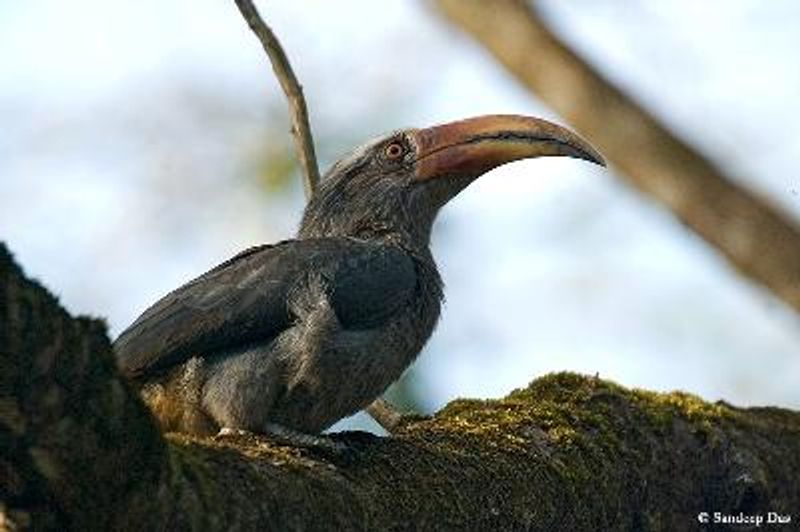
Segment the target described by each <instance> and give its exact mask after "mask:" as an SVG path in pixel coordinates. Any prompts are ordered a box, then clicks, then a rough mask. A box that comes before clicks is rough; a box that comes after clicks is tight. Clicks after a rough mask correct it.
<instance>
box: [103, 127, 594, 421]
mask: <svg viewBox="0 0 800 532" xmlns="http://www.w3.org/2000/svg"><path fill="white" fill-rule="evenodd" d="M541 156H568V157H575V158H578V159H585V160H588V161H591V162H594V163H598V164H603V160H602V158H601V156H600V155H599V154H598V153H597V152H596V151H595V150H594V149H593V148H592V147H591V146H590V145H589V144H588V143H587V142H585V141H584V140H582V139H581V138H579V137H578V136H577V135H575V134H574V133H572V132H570V131H568V130H566V129H564V128H563V127H560V126H558V125H556V124H553V123H550V122H547V121H545V120H541V119H537V118H530V117H525V116H516V115H489V116H480V117H475V118H470V119H466V120H461V121H457V122H451V123H448V124H443V125H438V126H434V127H430V128H427V129H406V130H401V131H396V132H393V133H391V134H388V135H385V136H383V137H381V138H378V139H376V140H373V141H371V142H368V143H366V144H365V145H363V146H361V147H359V148H356V149H355V150H354V151H352V152H351V153H350V154H348V155H347V156H345V157H343V158H342V159H341V160H339V161H338V162H336V163H335V164H334V165H333V166H332V167H331V169H330V170H329V171H328V172H327V173H326V174H325V176H324V178H323V180H322V181H321V182H320V184H319V187H318V189H317V190H316V191H315V193H314V194H313V197H312V198H311V200H310V202H309V203H308V205H307V207H306V209H305V213H304V216H303V219H302V222H301V224H300V229H299V232H298V234H297V237H296V238H294V239H291V240H286V241H283V242H278V243H277V244H268V245H262V246H256V247H253V248H250V249H248V250H246V251H243V252H241V253H239V254H238V255H236V256H234V257H233V258H231V259H230V260H227V261H225V262H223V263H222V264H220V265H219V266H217V267H215V268H213V269H212V270H210V271H208V272H207V273H205V274H203V275H201V276H200V277H198V278H196V279H194V280H192V281H190V282H188V283H186V284H185V285H183V286H181V287H180V288H178V289H176V290H174V291H173V292H171V293H170V294H168V295H166V296H165V297H164V298H162V299H161V300H160V301H158V302H156V303H155V304H154V305H153V306H152V307H150V308H149V309H147V310H146V311H145V312H144V313H143V314H142V315H141V316H140V317H139V318H138V319H137V320H136V321H135V322H134V323H133V324H132V325H131V326H130V327H128V329H127V330H125V331H124V332H123V333H122V334H121V335H120V336H119V337H118V338H117V340H116V341H115V343H114V349H115V352H116V357H117V363H118V366H119V368H120V370H121V371H122V373H123V374H124V375H125V376H126V377H128V378H130V379H131V380H132V381H133V382H134V383H136V384H137V385H138V386H139V387H140V389H141V392H142V395H143V397H144V399H145V402H146V403H147V404H148V406H149V407H150V408H151V410H152V411H153V412H154V414H155V416H156V418H157V419H158V421H159V423H160V424H161V425H162V427H163V428H164V429H165V430H173V431H181V432H188V433H194V434H214V433H216V432H218V431H220V429H233V430H240V431H248V432H256V433H268V434H270V433H271V434H274V435H284V436H290V435H294V436H300V435H302V434H306V435H311V434H317V433H319V432H320V431H322V430H324V429H326V428H327V427H329V426H330V425H332V424H333V423H335V422H336V421H338V420H339V419H341V418H343V417H345V416H347V415H349V414H352V413H355V412H357V411H358V410H361V409H363V408H364V407H366V406H367V405H369V404H370V403H371V402H372V401H373V400H374V399H376V398H377V397H379V396H380V395H381V394H382V393H383V391H384V390H385V389H386V388H387V387H388V386H389V385H390V384H391V383H392V382H394V381H395V380H396V379H397V378H398V377H399V376H400V375H401V374H402V373H403V371H404V370H405V369H406V368H407V367H408V366H409V364H411V362H413V360H414V359H415V358H416V356H417V354H418V353H419V352H420V350H421V349H422V347H423V345H424V344H425V342H426V341H427V340H428V337H429V336H430V335H431V333H432V332H433V329H434V327H435V325H436V322H437V320H438V318H439V311H440V305H441V302H442V281H441V278H440V277H439V273H438V271H437V269H436V264H435V263H434V260H433V256H432V255H431V251H430V248H429V241H430V233H431V226H432V224H433V221H434V218H435V217H436V214H437V212H438V211H439V209H440V208H441V207H442V206H443V205H444V204H445V203H447V202H448V201H449V200H450V199H452V198H453V197H454V196H455V195H456V194H458V193H459V192H460V191H461V190H463V189H464V188H465V187H466V186H467V185H469V184H470V183H471V182H472V181H473V180H475V179H476V178H477V177H478V176H480V175H482V174H484V173H485V172H487V171H489V170H491V169H492V168H495V167H497V166H499V165H501V164H504V163H507V162H510V161H514V160H517V159H524V158H533V157H541ZM309 437H311V436H309Z"/></svg>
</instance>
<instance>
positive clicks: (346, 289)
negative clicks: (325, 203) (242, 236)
mask: <svg viewBox="0 0 800 532" xmlns="http://www.w3.org/2000/svg"><path fill="white" fill-rule="evenodd" d="M312 273H313V274H319V275H320V276H321V277H322V279H323V280H324V282H325V285H326V287H327V288H328V291H329V297H330V298H331V301H332V303H333V307H334V310H335V312H336V314H337V317H338V318H339V320H340V322H341V323H342V325H343V326H344V327H348V328H368V327H374V326H378V325H380V324H381V323H383V322H385V321H386V320H388V319H391V317H392V315H393V314H394V313H395V312H397V310H398V309H399V308H401V307H402V306H403V305H407V304H409V302H410V298H411V297H412V296H413V293H414V291H415V289H416V284H417V283H416V268H415V264H414V261H413V259H411V257H410V256H409V255H408V254H406V253H405V252H403V251H402V250H400V249H398V248H395V247H390V246H383V245H378V244H372V243H367V242H363V241H358V240H354V239H347V238H324V239H307V240H287V241H284V242H280V243H278V244H274V245H266V246H258V247H254V248H250V249H248V250H246V251H244V252H242V253H239V254H238V255H236V256H234V257H233V258H231V259H229V260H227V261H225V262H223V263H222V264H220V265H219V266H217V267H215V268H213V269H212V270H210V271H208V272H206V273H205V274H203V275H201V276H200V277H198V278H196V279H194V280H192V281H190V282H188V283H186V284H185V285H183V286H181V287H180V288H178V289H176V290H174V291H172V292H171V293H169V294H168V295H166V296H165V297H163V298H162V299H161V300H159V301H158V302H156V303H155V304H154V305H153V306H152V307H150V308H149V309H147V310H146V311H145V312H144V313H143V314H142V315H141V316H140V317H139V318H138V319H137V320H136V321H135V322H134V323H133V324H132V325H131V326H130V327H128V329H126V330H125V331H123V332H122V334H120V336H119V337H118V338H117V340H116V341H115V342H114V349H115V351H116V356H117V362H118V365H119V367H120V369H121V370H122V372H123V373H124V374H126V375H129V376H133V377H136V376H142V375H145V374H147V373H150V372H152V371H159V370H163V369H165V368H169V367H172V366H175V365H178V364H181V363H183V362H184V361H185V360H187V359H189V358H190V357H192V356H197V355H210V354H213V353H216V352H219V351H225V350H230V349H233V348H235V347H237V346H244V345H247V344H251V343H257V342H262V341H263V342H267V341H270V340H271V339H272V338H274V337H276V336H277V335H278V334H280V333H281V332H282V331H283V330H285V329H287V328H288V327H290V326H291V324H292V322H293V320H294V319H295V316H292V315H291V311H290V306H289V304H288V298H289V294H290V293H291V291H292V290H293V289H294V287H295V286H296V285H297V284H298V283H303V282H305V281H306V280H307V279H308V277H309V274H312ZM301 286H302V285H301Z"/></svg>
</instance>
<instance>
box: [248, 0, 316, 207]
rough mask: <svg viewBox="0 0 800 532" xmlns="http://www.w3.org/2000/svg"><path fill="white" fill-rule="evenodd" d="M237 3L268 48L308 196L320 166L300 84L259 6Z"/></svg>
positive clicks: (254, 31)
mask: <svg viewBox="0 0 800 532" xmlns="http://www.w3.org/2000/svg"><path fill="white" fill-rule="evenodd" d="M236 5H237V6H238V8H239V11H240V12H241V13H242V16H243V17H244V19H245V20H246V21H247V24H248V25H249V26H250V29H251V30H253V33H255V34H256V37H258V40H259V41H261V44H262V46H263V47H264V51H265V52H267V56H268V57H269V60H270V62H271V63H272V70H273V71H274V72H275V76H276V77H277V78H278V81H279V82H280V84H281V88H282V89H283V92H284V94H285V95H286V100H287V102H288V104H289V115H290V117H291V120H292V136H293V137H294V147H295V151H296V152H297V158H298V161H299V162H300V167H301V169H302V171H303V188H304V190H305V194H306V199H310V198H311V196H312V194H313V193H314V190H316V188H317V183H319V168H318V167H317V156H316V154H315V152H314V138H313V136H312V135H311V126H310V125H309V122H308V110H307V109H306V101H305V98H304V97H303V87H302V86H301V85H300V83H299V82H298V81H297V77H296V76H295V75H294V71H293V70H292V66H291V65H290V64H289V58H288V57H287V56H286V53H285V52H284V51H283V47H282V46H281V43H280V41H278V38H277V37H276V36H275V34H274V33H273V32H272V30H271V29H270V28H269V26H267V24H266V23H265V22H264V20H263V19H262V18H261V16H260V15H259V14H258V10H257V9H256V7H255V6H254V5H253V2H251V1H250V0H236Z"/></svg>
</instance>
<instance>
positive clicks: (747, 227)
mask: <svg viewBox="0 0 800 532" xmlns="http://www.w3.org/2000/svg"><path fill="white" fill-rule="evenodd" d="M437 5H438V7H439V8H440V10H441V12H442V13H443V14H444V15H445V16H446V17H447V18H448V19H449V20H450V22H452V23H453V24H455V25H456V26H459V27H460V28H461V29H463V30H464V31H465V32H467V33H469V34H470V35H471V36H472V37H474V38H475V39H476V40H477V41H478V42H480V43H481V44H483V46H484V47H486V49H487V50H488V51H489V52H491V53H492V54H493V55H494V57H495V58H496V59H497V60H498V61H499V62H500V63H501V64H502V65H503V66H505V68H506V69H507V70H508V71H509V72H511V73H512V74H513V75H514V76H516V78H517V79H518V80H519V81H520V82H521V83H522V84H523V85H524V86H525V87H527V88H528V89H529V90H531V91H532V92H533V93H535V94H536V95H537V96H538V97H539V98H540V99H541V100H542V101H544V102H546V103H547V104H548V105H550V106H551V107H552V108H553V109H554V110H555V111H556V112H557V113H559V114H560V115H561V116H563V117H564V118H565V119H566V120H567V121H569V122H570V123H571V124H572V125H573V126H575V128H576V129H577V130H578V131H579V132H581V133H582V134H583V135H585V136H586V137H587V138H588V139H589V140H591V141H592V143H593V144H595V145H596V146H597V147H598V148H599V149H600V151H601V153H603V155H604V156H605V157H606V159H607V160H608V161H610V162H611V163H613V165H614V166H615V167H616V168H618V169H619V170H620V172H621V176H622V177H624V178H626V179H627V181H628V182H629V183H630V184H631V185H633V186H635V187H637V188H638V189H639V190H641V191H642V192H644V193H646V194H648V195H650V196H652V197H653V198H655V199H656V200H657V201H659V202H661V203H662V204H663V205H665V206H666V207H668V208H669V209H671V210H672V211H673V212H674V213H675V215H676V216H677V217H678V218H680V220H681V221H683V222H684V223H685V224H686V225H688V226H689V227H690V228H692V229H693V230H694V231H696V232H697V233H698V234H699V235H700V236H702V237H703V238H704V239H705V240H706V241H707V242H708V243H709V244H711V245H712V246H714V247H715V248H717V249H718V250H719V251H720V252H721V253H722V254H723V255H724V256H725V257H727V259H728V260H729V261H730V263H731V264H733V265H734V266H735V267H737V268H738V269H739V270H740V271H741V272H742V273H744V274H745V275H747V276H748V277H750V278H751V279H753V280H755V281H757V282H759V283H761V284H763V285H764V286H766V287H767V288H768V289H770V290H771V291H772V293H773V294H775V295H776V296H777V297H779V298H781V299H782V300H783V301H785V302H786V303H787V304H789V305H790V306H792V307H794V309H795V310H800V231H799V230H798V227H797V226H796V225H795V224H794V223H793V222H792V221H790V220H789V219H788V218H786V217H785V216H784V215H782V214H781V213H780V212H778V211H777V210H775V209H774V208H772V207H770V206H769V205H768V204H767V203H765V202H764V201H763V200H761V199H759V198H758V197H756V195H755V194H753V193H752V192H749V191H748V190H746V189H744V188H742V187H740V186H737V185H736V184H735V183H734V182H733V181H732V180H731V179H729V178H728V177H726V176H725V175H724V174H723V173H722V172H721V171H720V169H719V168H717V167H716V166H715V165H714V164H713V163H711V162H710V161H709V160H708V159H706V158H705V157H703V156H702V155H700V154H699V153H697V152H696V151H695V150H694V149H692V148H691V147H690V146H689V145H687V144H686V143H685V142H683V141H682V140H680V139H678V138H677V137H675V136H674V135H673V134H672V133H670V132H669V131H668V130H667V129H666V128H665V127H664V126H663V125H661V124H660V123H659V122H658V121H657V120H656V119H655V118H654V117H653V116H652V115H650V114H649V113H648V112H647V111H645V110H644V109H643V108H641V107H640V106H639V105H637V104H636V103H634V102H632V101H631V100H630V99H629V98H628V97H627V96H626V95H625V94H624V93H623V92H622V91H621V90H620V89H618V88H617V87H615V86H614V85H613V84H611V83H610V82H609V81H608V80H606V79H604V78H603V77H602V76H601V75H600V74H599V73H598V72H597V71H596V70H594V69H593V68H592V67H591V66H589V65H588V64H587V63H586V62H585V61H583V60H582V59H581V58H580V57H578V56H576V55H575V54H574V53H573V52H572V51H571V50H569V49H568V48H567V47H566V46H565V45H564V44H562V43H561V42H560V41H559V40H558V38H557V37H556V36H555V35H553V34H552V33H551V32H550V31H549V30H548V28H547V27H546V25H545V24H544V23H543V22H542V20H541V19H540V18H539V17H538V16H537V14H536V12H535V10H532V9H531V8H530V7H528V5H527V3H526V2H523V1H519V0H496V1H494V2H484V1H482V0H438V1H437Z"/></svg>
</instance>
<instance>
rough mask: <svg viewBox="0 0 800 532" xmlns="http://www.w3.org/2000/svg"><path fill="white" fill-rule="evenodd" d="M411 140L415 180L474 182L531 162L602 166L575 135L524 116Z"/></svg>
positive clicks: (483, 119)
mask: <svg viewBox="0 0 800 532" xmlns="http://www.w3.org/2000/svg"><path fill="white" fill-rule="evenodd" d="M412 136H413V138H414V140H415V142H416V144H417V158H416V161H415V163H416V164H415V178H416V180H417V181H425V180H428V179H433V178H437V177H446V176H464V177H478V176H480V175H481V174H484V173H486V172H488V171H489V170H491V169H493V168H496V167H498V166H500V165H502V164H505V163H508V162H511V161H516V160H519V159H530V158H534V157H547V156H566V157H574V158H576V159H585V160H587V161H591V162H593V163H596V164H599V165H601V166H605V162H604V161H603V157H602V156H601V155H600V154H599V153H598V152H597V151H596V150H595V149H594V148H592V146H590V145H589V143H588V142H586V141H585V140H583V139H581V138H580V137H579V136H578V135H576V134H575V133H573V132H571V131H569V130H568V129H565V128H563V127H561V126H559V125H556V124H553V123H552V122H548V121H547V120H542V119H540V118H532V117H528V116H518V115H486V116H478V117H475V118H468V119H466V120H459V121H457V122H450V123H448V124H442V125H439V126H433V127H430V128H427V129H418V130H415V131H414V132H413V133H412Z"/></svg>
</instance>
